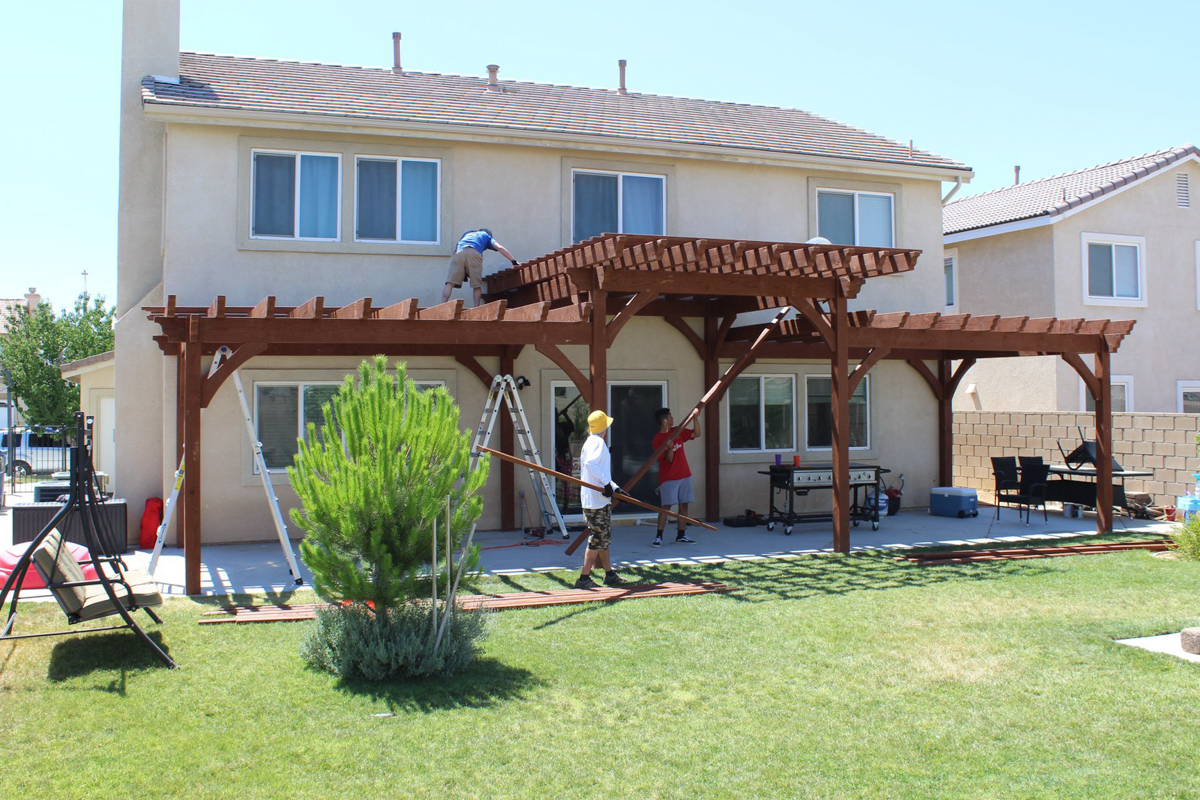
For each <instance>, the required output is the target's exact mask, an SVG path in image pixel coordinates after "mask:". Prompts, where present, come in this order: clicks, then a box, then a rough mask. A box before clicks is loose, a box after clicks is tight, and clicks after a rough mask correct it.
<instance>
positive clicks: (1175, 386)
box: [943, 145, 1200, 413]
mask: <svg viewBox="0 0 1200 800" xmlns="http://www.w3.org/2000/svg"><path fill="white" fill-rule="evenodd" d="M1198 189H1200V154H1198V152H1197V149H1196V147H1194V146H1192V145H1186V146H1184V147H1176V148H1172V149H1170V150H1161V151H1159V152H1157V153H1149V154H1147V155H1143V156H1137V157H1135V158H1129V159H1124V160H1122V161H1114V162H1112V163H1111V164H1104V165H1101V166H1098V167H1091V168H1089V169H1084V170H1080V171H1078V172H1071V173H1068V174H1065V175H1056V176H1054V177H1050V178H1043V179H1041V180H1035V181H1029V182H1026V183H1020V184H1017V185H1014V186H1009V187H1007V188H1004V189H997V190H995V191H992V192H985V193H983V194H979V195H975V196H973V197H964V198H962V199H961V200H955V201H953V202H951V203H949V204H947V205H946V207H945V209H944V214H943V216H944V225H943V231H944V233H945V237H944V242H945V248H946V249H945V254H944V269H945V276H946V284H945V285H946V296H945V305H946V308H947V310H952V311H957V312H965V313H981V312H985V311H986V312H989V313H999V314H1010V315H1014V314H1022V315H1028V316H1030V317H1059V318H1085V319H1098V318H1110V317H1120V318H1123V319H1133V320H1137V335H1136V336H1134V337H1133V338H1132V339H1131V340H1130V341H1129V342H1127V343H1126V344H1125V345H1124V346H1122V347H1121V349H1120V352H1118V353H1116V354H1115V355H1114V356H1113V357H1112V383H1113V411H1114V412H1122V411H1146V412H1180V413H1200V357H1197V356H1196V355H1195V352H1194V348H1193V347H1192V343H1193V342H1194V341H1196V339H1197V337H1198V336H1200V209H1198V208H1195V207H1194V206H1195V205H1197V204H1200V197H1196V198H1195V199H1193V192H1195V191H1197V190H1198ZM955 407H956V408H959V409H967V410H972V409H974V410H984V411H1090V410H1091V409H1092V404H1091V397H1090V396H1089V395H1088V394H1087V393H1086V392H1085V391H1084V390H1083V383H1082V381H1081V380H1080V378H1079V376H1078V375H1077V374H1076V373H1075V372H1074V371H1073V370H1072V369H1071V368H1070V367H1069V366H1068V365H1067V364H1066V363H1065V362H1063V361H1062V360H1061V359H1057V358H1040V359H1030V358H1024V359H997V360H994V361H991V362H988V363H979V364H977V365H976V366H975V367H973V368H972V369H971V371H970V372H969V373H968V374H967V376H966V378H965V380H964V381H963V382H962V384H961V385H960V387H959V390H958V394H957V396H956V397H955Z"/></svg>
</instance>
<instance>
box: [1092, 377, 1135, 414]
mask: <svg viewBox="0 0 1200 800" xmlns="http://www.w3.org/2000/svg"><path fill="white" fill-rule="evenodd" d="M1079 383H1080V386H1081V387H1082V389H1081V391H1082V392H1083V410H1084V411H1088V412H1094V411H1095V410H1096V399H1095V398H1094V397H1092V393H1091V392H1089V391H1088V390H1087V386H1086V385H1085V384H1084V383H1083V381H1080V382H1079ZM1109 384H1110V385H1111V386H1112V413H1114V414H1122V413H1124V412H1126V411H1133V376H1132V375H1113V376H1112V378H1111V379H1110V380H1109Z"/></svg>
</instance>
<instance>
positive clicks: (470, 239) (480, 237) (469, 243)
mask: <svg viewBox="0 0 1200 800" xmlns="http://www.w3.org/2000/svg"><path fill="white" fill-rule="evenodd" d="M468 247H474V248H475V249H476V250H478V251H479V252H480V253H482V252H483V251H484V250H495V249H496V247H495V245H493V244H492V237H491V235H490V234H488V232H487V231H467V232H466V233H464V234H463V235H462V238H461V239H459V240H458V247H456V248H454V252H456V253H457V252H458V251H459V250H466V249H467V248H468Z"/></svg>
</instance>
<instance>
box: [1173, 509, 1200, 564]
mask: <svg viewBox="0 0 1200 800" xmlns="http://www.w3.org/2000/svg"><path fill="white" fill-rule="evenodd" d="M1171 537H1172V538H1173V539H1174V540H1175V541H1174V544H1173V547H1172V548H1171V549H1173V550H1175V551H1176V552H1177V553H1179V555H1180V556H1182V557H1183V558H1186V559H1188V560H1189V561H1200V515H1197V514H1190V515H1188V518H1187V519H1186V520H1185V521H1184V522H1182V523H1180V524H1179V525H1176V526H1175V532H1174V533H1173V534H1171Z"/></svg>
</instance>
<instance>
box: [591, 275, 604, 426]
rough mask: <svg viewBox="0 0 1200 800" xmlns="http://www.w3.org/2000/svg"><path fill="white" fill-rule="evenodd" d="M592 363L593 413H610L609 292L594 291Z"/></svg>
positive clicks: (592, 295) (592, 293)
mask: <svg viewBox="0 0 1200 800" xmlns="http://www.w3.org/2000/svg"><path fill="white" fill-rule="evenodd" d="M591 297H592V342H591V347H590V349H589V353H588V355H589V356H590V358H589V361H590V362H591V373H590V375H589V377H591V379H592V411H605V412H607V411H608V292H605V291H603V290H599V289H593V290H592V292H591Z"/></svg>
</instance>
